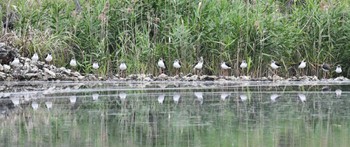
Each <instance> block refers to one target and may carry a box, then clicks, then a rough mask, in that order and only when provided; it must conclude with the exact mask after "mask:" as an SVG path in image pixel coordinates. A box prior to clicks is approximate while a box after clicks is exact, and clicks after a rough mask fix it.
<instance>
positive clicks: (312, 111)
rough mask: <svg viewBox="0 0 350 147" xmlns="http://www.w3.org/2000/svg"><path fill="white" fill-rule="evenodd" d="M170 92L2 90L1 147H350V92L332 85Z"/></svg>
mask: <svg viewBox="0 0 350 147" xmlns="http://www.w3.org/2000/svg"><path fill="white" fill-rule="evenodd" d="M133 85H144V84H141V83H133ZM167 85H168V86H166V88H164V89H161V88H160V87H159V85H158V83H156V84H148V85H147V86H146V87H145V88H143V89H137V88H135V87H133V88H130V87H129V83H111V84H110V85H104V84H94V85H89V84H86V85H80V86H79V88H78V89H74V88H73V87H74V84H71V83H67V84H66V85H61V86H58V85H55V89H53V90H54V91H53V92H51V93H46V94H45V95H44V96H43V92H42V91H30V90H28V91H27V93H23V92H20V91H19V90H16V91H15V90H13V92H11V91H4V92H2V93H0V95H1V96H4V95H5V96H7V97H3V98H2V100H1V103H0V125H1V126H6V127H0V132H2V133H0V139H1V140H3V141H2V142H0V146H22V145H23V144H25V145H28V146H38V145H39V146H40V145H43V146H55V145H57V144H58V143H59V144H61V145H62V146H96V145H97V146H349V144H350V142H349V139H348V136H349V135H348V134H349V132H350V127H349V126H350V107H349V105H350V99H346V97H348V96H349V95H348V94H349V92H348V91H349V90H350V86H348V85H331V84H330V85H327V86H328V87H329V89H337V90H333V91H328V92H327V91H326V92H322V91H321V89H322V87H324V85H301V86H299V85H295V86H293V85H292V86H285V85H283V84H273V85H272V86H271V85H268V86H250V85H249V84H246V85H245V86H244V87H240V86H237V85H234V84H233V85H229V84H227V83H224V84H221V87H219V88H218V87H217V86H218V85H217V84H215V83H214V84H213V83H197V85H198V86H203V85H205V86H206V88H208V87H212V89H200V88H199V87H195V88H194V87H191V86H190V85H195V84H193V83H179V84H178V83H176V84H172V83H170V84H169V83H168V84H167ZM22 86H23V85H22ZM115 86H117V87H115ZM67 87H70V90H68V89H67ZM41 89H45V88H41ZM63 91H66V92H63ZM339 92H340V94H339ZM337 93H338V94H337ZM26 95H28V98H26ZM204 96H205V99H204ZM167 97H169V100H168V101H166V98H167ZM336 97H343V98H336ZM119 99H120V101H122V102H123V101H125V102H124V103H121V102H120V101H119ZM156 99H157V100H156ZM92 101H98V102H92ZM242 102H243V103H242ZM272 102H276V103H274V104H271V103H272ZM198 104H201V105H198ZM19 105H20V107H19ZM39 107H42V108H43V109H39ZM46 108H47V109H49V110H50V111H48V110H47V109H46ZM33 110H35V111H33ZM13 130H16V131H13ZM9 138H11V139H9ZM217 138H220V139H217ZM5 140H7V141H5Z"/></svg>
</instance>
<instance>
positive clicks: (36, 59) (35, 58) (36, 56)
mask: <svg viewBox="0 0 350 147" xmlns="http://www.w3.org/2000/svg"><path fill="white" fill-rule="evenodd" d="M32 61H33V62H38V61H39V56H38V54H37V53H34V54H33V56H32Z"/></svg>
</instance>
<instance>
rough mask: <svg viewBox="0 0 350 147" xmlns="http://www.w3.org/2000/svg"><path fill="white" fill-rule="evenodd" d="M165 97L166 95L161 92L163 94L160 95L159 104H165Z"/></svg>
mask: <svg viewBox="0 0 350 147" xmlns="http://www.w3.org/2000/svg"><path fill="white" fill-rule="evenodd" d="M164 97H165V95H164V94H161V95H159V96H158V102H159V104H163V102H164V99H165V98H164Z"/></svg>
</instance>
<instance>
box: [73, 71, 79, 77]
mask: <svg viewBox="0 0 350 147" xmlns="http://www.w3.org/2000/svg"><path fill="white" fill-rule="evenodd" d="M71 75H72V76H75V77H80V76H81V74H80V73H79V72H77V71H76V72H71Z"/></svg>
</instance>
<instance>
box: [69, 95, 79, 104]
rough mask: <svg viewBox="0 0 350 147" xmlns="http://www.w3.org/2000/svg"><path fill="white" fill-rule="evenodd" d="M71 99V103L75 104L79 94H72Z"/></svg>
mask: <svg viewBox="0 0 350 147" xmlns="http://www.w3.org/2000/svg"><path fill="white" fill-rule="evenodd" d="M69 101H70V103H71V104H75V102H77V96H75V95H72V96H70V97H69Z"/></svg>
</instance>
